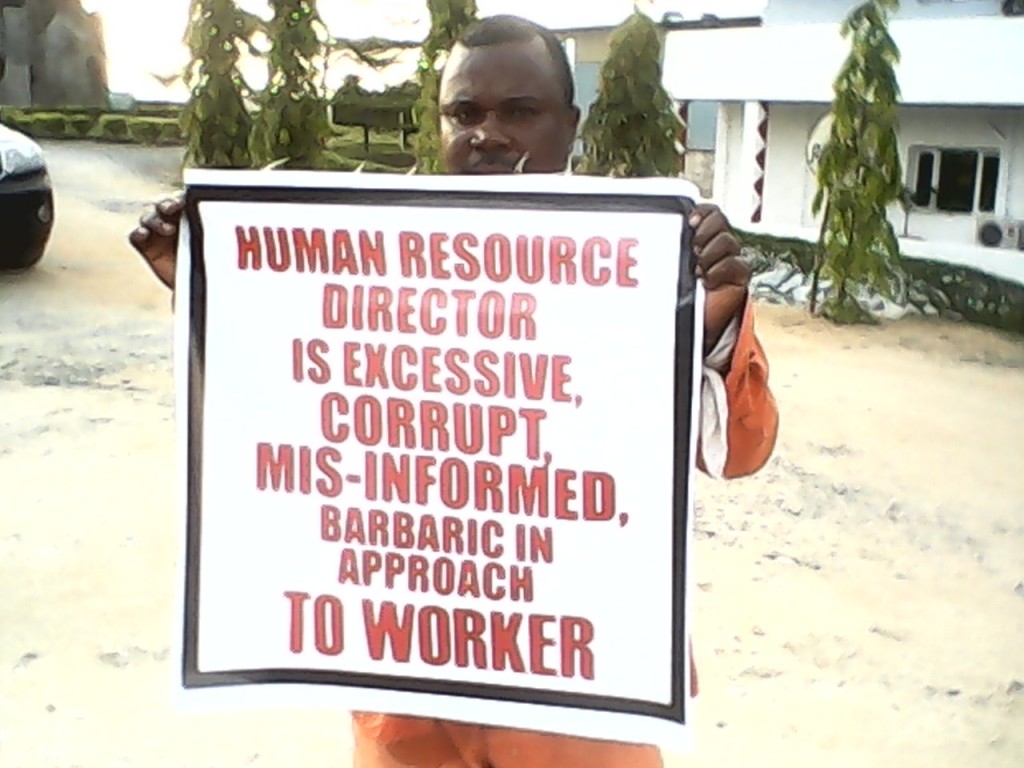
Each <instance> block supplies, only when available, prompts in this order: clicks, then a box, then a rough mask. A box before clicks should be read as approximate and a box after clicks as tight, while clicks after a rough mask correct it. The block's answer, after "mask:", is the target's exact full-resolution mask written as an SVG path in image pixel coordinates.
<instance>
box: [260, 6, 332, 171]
mask: <svg viewBox="0 0 1024 768" xmlns="http://www.w3.org/2000/svg"><path fill="white" fill-rule="evenodd" d="M270 7H271V10H272V11H273V17H272V18H271V20H270V22H269V24H268V25H267V36H268V37H269V38H270V52H269V54H268V55H267V64H268V67H269V70H270V71H269V77H268V79H267V86H266V88H264V89H263V91H262V93H261V94H260V96H259V99H258V111H257V113H256V116H255V119H254V125H253V131H252V137H251V140H250V143H249V151H250V153H251V155H252V162H253V165H255V166H257V167H262V166H265V165H267V164H269V163H272V162H275V161H278V160H284V161H285V163H284V165H285V166H286V167H289V168H302V169H312V168H318V167H321V165H322V160H323V152H324V149H325V148H326V144H327V139H328V137H329V136H330V134H331V129H330V124H329V122H328V118H327V100H326V98H325V96H324V93H323V89H322V87H321V84H320V82H319V78H320V75H319V72H318V67H317V65H318V63H319V62H322V61H323V59H324V56H325V53H326V40H327V29H326V26H325V25H324V23H323V20H322V19H321V18H320V15H319V13H318V11H317V5H316V0H270Z"/></svg>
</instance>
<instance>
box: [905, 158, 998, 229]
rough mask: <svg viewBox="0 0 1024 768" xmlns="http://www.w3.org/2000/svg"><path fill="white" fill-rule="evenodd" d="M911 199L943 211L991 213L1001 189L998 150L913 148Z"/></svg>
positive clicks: (918, 204) (920, 204)
mask: <svg viewBox="0 0 1024 768" xmlns="http://www.w3.org/2000/svg"><path fill="white" fill-rule="evenodd" d="M909 165H910V169H911V177H910V185H909V186H910V191H911V199H912V200H913V202H914V205H915V206H916V207H918V208H925V209H930V210H934V211H941V212H943V213H975V212H979V213H992V212H993V211H995V209H996V193H997V191H998V189H999V153H998V152H995V151H992V150H984V149H982V150H979V149H933V148H930V147H914V148H913V149H912V150H911V153H910V163H909Z"/></svg>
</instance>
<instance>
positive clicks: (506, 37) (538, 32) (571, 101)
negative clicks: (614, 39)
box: [457, 13, 576, 107]
mask: <svg viewBox="0 0 1024 768" xmlns="http://www.w3.org/2000/svg"><path fill="white" fill-rule="evenodd" d="M537 37H539V38H540V39H541V40H543V41H544V45H545V46H547V49H548V53H549V54H550V55H551V59H552V61H554V63H555V69H556V70H557V71H558V78H559V80H561V86H562V94H563V95H564V97H565V104H566V106H568V107H575V106H576V85H575V83H574V82H573V79H572V65H571V64H570V63H569V57H568V56H567V55H566V53H565V47H564V46H563V45H562V41H561V40H559V39H558V36H557V35H556V34H555V33H554V32H552V31H551V30H550V29H548V28H547V27H542V26H541V25H540V24H537V23H536V22H533V21H530V20H529V19H524V18H522V17H520V16H513V15H511V14H507V13H503V14H498V15H495V16H487V17H486V18H483V19H479V20H478V21H475V22H473V23H472V24H470V25H469V27H468V28H467V29H466V31H465V32H463V33H462V36H461V37H460V38H459V39H458V41H457V43H458V44H459V45H462V46H465V47H466V48H482V47H484V46H487V45H502V44H504V43H527V42H530V41H531V40H533V39H534V38H537Z"/></svg>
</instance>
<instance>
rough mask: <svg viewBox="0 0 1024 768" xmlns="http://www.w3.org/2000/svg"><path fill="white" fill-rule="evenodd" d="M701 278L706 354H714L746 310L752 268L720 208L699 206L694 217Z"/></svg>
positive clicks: (694, 249)
mask: <svg viewBox="0 0 1024 768" xmlns="http://www.w3.org/2000/svg"><path fill="white" fill-rule="evenodd" d="M690 226H691V227H692V228H693V240H692V247H693V252H694V255H695V256H696V257H697V277H698V278H700V279H701V280H702V281H703V283H704V288H705V290H706V292H707V293H706V296H707V300H706V302H705V305H704V353H705V354H707V353H708V352H710V351H711V350H712V349H713V348H714V346H715V344H716V343H717V342H718V340H719V339H720V338H721V337H722V334H723V333H724V332H725V329H726V327H728V325H729V323H730V322H732V320H733V318H735V317H737V316H738V315H739V314H740V312H742V311H743V308H744V306H746V303H747V288H748V287H749V285H750V267H748V266H747V265H746V264H745V263H744V262H743V261H742V260H741V259H740V244H739V241H738V240H737V239H736V237H735V236H734V235H733V233H732V228H731V227H730V226H729V220H728V219H726V218H725V214H723V213H722V211H721V210H719V208H718V206H716V205H711V204H704V205H699V206H697V207H696V208H695V209H694V211H693V213H691V214H690Z"/></svg>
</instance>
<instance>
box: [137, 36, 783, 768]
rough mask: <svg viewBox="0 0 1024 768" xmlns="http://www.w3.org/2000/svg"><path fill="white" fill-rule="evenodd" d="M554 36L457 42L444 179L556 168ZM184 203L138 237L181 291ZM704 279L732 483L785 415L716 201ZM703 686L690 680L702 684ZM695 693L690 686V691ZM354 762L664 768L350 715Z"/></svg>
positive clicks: (560, 148)
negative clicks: (178, 268)
mask: <svg viewBox="0 0 1024 768" xmlns="http://www.w3.org/2000/svg"><path fill="white" fill-rule="evenodd" d="M574 100H575V94H574V88H573V80H572V72H571V69H570V66H569V62H568V60H567V58H566V55H565V52H564V50H563V48H562V46H561V44H560V42H559V41H558V39H557V38H556V37H555V36H554V35H552V34H551V32H549V31H548V30H546V29H544V28H542V27H539V26H537V25H534V24H532V23H531V22H528V21H525V20H523V19H519V18H516V17H511V16H495V17H491V18H488V19H485V20H483V21H481V22H479V23H477V24H476V25H474V26H473V27H472V28H471V29H470V30H469V31H468V32H467V33H466V34H465V35H464V36H463V38H462V39H461V41H460V42H459V43H458V44H457V45H456V46H455V47H454V49H453V50H452V52H451V55H450V57H449V59H448V62H447V64H446V66H445V71H444V74H443V77H442V81H441V88H440V108H441V135H442V143H443V147H444V160H445V165H446V167H447V170H448V172H449V173H452V174H477V173H512V172H514V171H516V170H522V171H523V172H525V173H560V172H562V171H564V170H565V169H566V167H567V163H568V159H569V156H570V154H571V151H572V145H573V142H574V140H575V138H576V131H577V128H578V124H579V119H580V112H579V109H578V108H577V107H576V106H575V104H574ZM181 211H182V204H181V201H168V202H164V203H161V204H160V205H159V206H157V209H156V211H155V212H154V213H153V214H151V215H149V216H147V217H144V218H143V220H142V222H141V224H140V227H139V228H138V229H137V230H135V231H134V232H133V233H132V234H131V236H130V241H131V243H132V244H133V245H134V246H135V248H136V249H137V250H139V252H140V253H142V255H143V256H144V257H145V259H146V261H147V262H148V263H149V265H150V267H151V268H152V270H153V271H154V273H155V274H156V275H157V277H158V278H159V279H160V280H161V281H163V282H164V283H165V284H166V285H168V286H169V287H171V288H173V284H174V261H175V243H176V239H177V225H178V222H179V220H180V217H181ZM691 225H692V226H694V228H695V232H694V238H693V245H694V251H695V254H696V256H697V266H696V271H697V274H698V276H699V277H700V278H701V279H702V280H703V282H704V286H705V288H706V289H707V302H706V310H705V337H704V349H705V372H704V382H703V391H702V400H703V407H702V416H701V419H702V423H701V436H700V457H699V464H700V466H701V468H702V469H703V470H704V471H706V472H707V473H708V474H710V475H712V476H714V477H719V478H721V477H725V478H734V477H741V476H744V475H749V474H752V473H754V472H756V471H757V470H759V469H760V468H761V467H762V466H763V465H764V464H765V462H766V461H767V460H768V458H769V457H770V455H771V453H772V450H773V449H774V445H775V438H776V431H777V428H778V416H777V412H776V407H775V401H774V399H773V398H772V395H771V393H770V391H769V389H768V385H767V379H768V367H767V362H766V359H765V356H764V352H763V350H762V349H761V346H760V344H759V343H758V341H757V339H756V337H755V335H754V330H753V310H752V306H751V303H750V300H749V297H748V294H747V286H748V283H749V277H750V275H749V270H748V269H747V268H746V266H745V265H744V264H743V262H742V261H741V260H740V259H739V244H738V243H737V241H736V239H735V238H734V237H733V235H732V233H731V232H730V229H729V225H728V222H727V221H726V219H725V217H724V216H723V215H722V213H721V212H720V211H719V210H718V209H717V208H716V207H714V206H711V205H703V206H699V207H698V208H697V209H696V211H695V212H694V214H693V216H692V218H691ZM694 679H695V678H694ZM694 692H695V686H694ZM353 724H354V728H355V744H356V751H355V766H356V768H399V767H405V768H658V767H659V766H661V764H662V763H661V757H660V754H659V752H658V750H657V749H656V748H654V747H643V746H635V745H627V744H616V743H610V742H603V741H593V740H586V739H577V738H570V737H565V736H557V735H551V734H541V733H526V732H522V731H514V730H510V729H506V728H489V727H480V726H472V725H462V724H457V723H449V722H442V721H438V720H432V719H424V718H409V717H397V716H390V715H377V714H369V713H356V714H355V715H353Z"/></svg>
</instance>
